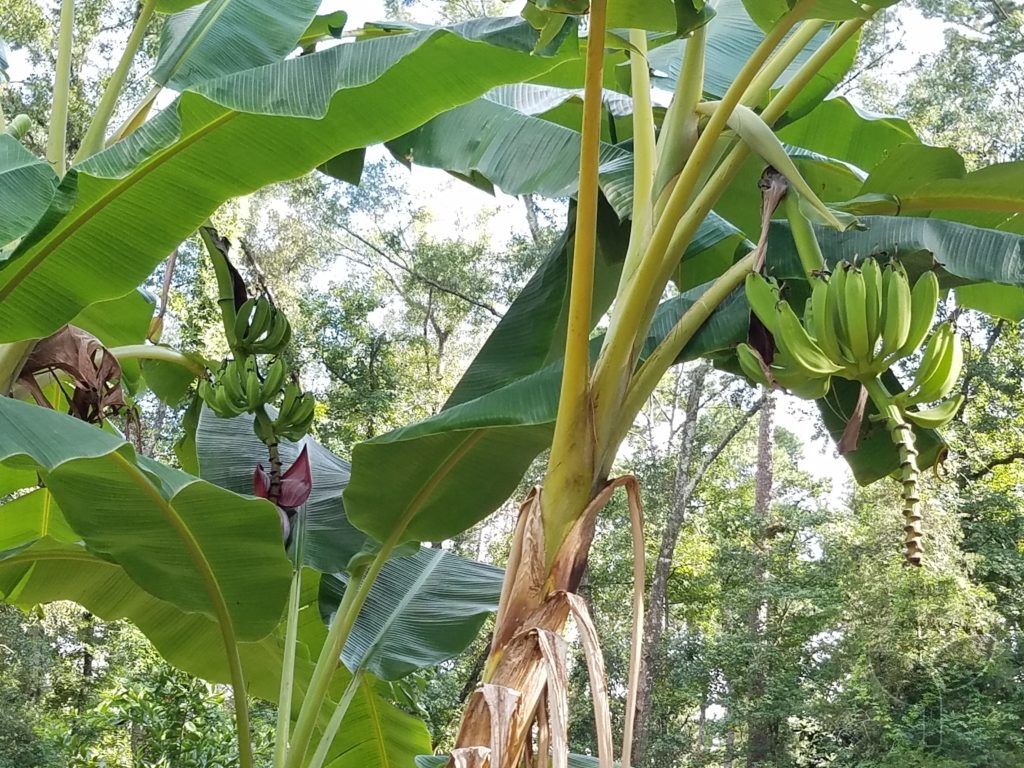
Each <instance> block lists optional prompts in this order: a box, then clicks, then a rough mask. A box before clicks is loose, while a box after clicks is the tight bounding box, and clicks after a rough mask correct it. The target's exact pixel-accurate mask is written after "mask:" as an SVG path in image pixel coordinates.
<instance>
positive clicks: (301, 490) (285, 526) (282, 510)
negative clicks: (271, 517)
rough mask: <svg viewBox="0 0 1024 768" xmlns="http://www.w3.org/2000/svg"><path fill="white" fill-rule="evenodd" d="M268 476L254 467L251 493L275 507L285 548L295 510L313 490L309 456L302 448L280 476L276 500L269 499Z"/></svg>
mask: <svg viewBox="0 0 1024 768" xmlns="http://www.w3.org/2000/svg"><path fill="white" fill-rule="evenodd" d="M270 486H271V483H270V475H269V474H268V473H267V471H266V470H265V469H263V465H262V464H257V465H256V471H255V472H254V473H253V476H252V492H253V494H254V495H256V496H259V497H260V498H261V499H269V500H270V501H272V502H274V504H276V505H277V513H278V514H279V515H280V516H281V537H282V538H283V539H284V545H285V547H286V548H287V547H288V545H289V544H290V543H291V539H292V530H291V528H292V519H293V518H294V517H295V512H296V510H297V509H298V508H299V507H301V506H302V505H303V504H305V503H306V499H308V498H309V494H310V491H312V490H313V476H312V473H311V472H310V468H309V455H308V454H307V453H306V448H305V446H303V448H302V452H301V453H300V454H299V456H298V458H297V459H295V463H294V464H292V465H291V466H290V467H288V469H287V470H285V472H284V474H282V475H281V486H280V488H279V489H278V492H277V494H276V498H271V497H270V491H271V487H270Z"/></svg>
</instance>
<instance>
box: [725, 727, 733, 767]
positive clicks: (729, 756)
mask: <svg viewBox="0 0 1024 768" xmlns="http://www.w3.org/2000/svg"><path fill="white" fill-rule="evenodd" d="M735 754H736V734H735V733H734V732H733V731H732V730H729V731H727V732H726V734H725V757H724V758H722V768H732V760H733V757H734V756H735Z"/></svg>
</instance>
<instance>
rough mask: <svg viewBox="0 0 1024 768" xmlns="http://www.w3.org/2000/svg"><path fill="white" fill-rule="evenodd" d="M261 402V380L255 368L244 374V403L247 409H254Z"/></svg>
mask: <svg viewBox="0 0 1024 768" xmlns="http://www.w3.org/2000/svg"><path fill="white" fill-rule="evenodd" d="M262 404H263V382H261V381H260V376H259V374H258V373H256V371H255V370H252V371H248V372H247V373H246V374H245V405H246V408H245V409H246V410H247V411H255V410H256V409H257V408H259V407H260V406H261V405H262Z"/></svg>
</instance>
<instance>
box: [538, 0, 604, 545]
mask: <svg viewBox="0 0 1024 768" xmlns="http://www.w3.org/2000/svg"><path fill="white" fill-rule="evenodd" d="M605 6H606V0H594V2H592V3H591V6H590V31H589V35H588V43H587V59H586V81H585V86H584V96H583V136H582V143H581V147H580V186H579V197H578V205H577V210H576V237H575V246H574V248H573V261H572V279H571V283H570V293H569V319H568V330H567V332H566V340H565V365H564V369H563V371H562V387H561V391H560V393H559V401H558V415H557V417H556V420H555V434H554V437H553V439H552V443H551V457H550V460H549V461H548V471H547V476H546V479H545V486H546V487H549V488H551V489H552V491H553V492H552V493H550V494H548V496H547V497H548V498H551V499H557V500H558V501H557V506H554V505H551V506H548V505H544V514H543V517H544V528H545V544H546V555H547V562H548V564H550V563H551V562H552V560H553V559H554V556H555V554H556V553H557V552H558V549H559V546H560V545H561V542H562V538H563V537H564V535H565V533H566V532H567V531H568V530H569V528H570V527H571V525H572V522H573V520H574V519H575V516H576V515H578V514H579V513H580V511H581V510H583V509H584V508H585V507H586V505H587V502H588V501H589V497H590V492H591V486H592V485H593V481H594V461H593V459H594V441H593V427H592V425H593V419H592V412H591V401H590V344H589V342H590V315H591V308H592V306H593V292H594V248H595V239H596V236H597V194H598V178H597V169H598V152H599V149H600V139H601V96H602V79H603V74H604V35H605ZM542 504H543V502H542Z"/></svg>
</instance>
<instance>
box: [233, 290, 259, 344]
mask: <svg viewBox="0 0 1024 768" xmlns="http://www.w3.org/2000/svg"><path fill="white" fill-rule="evenodd" d="M255 308H256V299H255V298H254V297H252V296H250V297H249V298H248V299H246V300H245V301H244V302H242V306H240V307H239V308H238V311H237V312H236V313H235V339H236V340H238V341H241V340H242V338H243V337H244V336H245V334H246V332H247V331H248V329H249V318H250V317H252V312H253V309H255Z"/></svg>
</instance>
